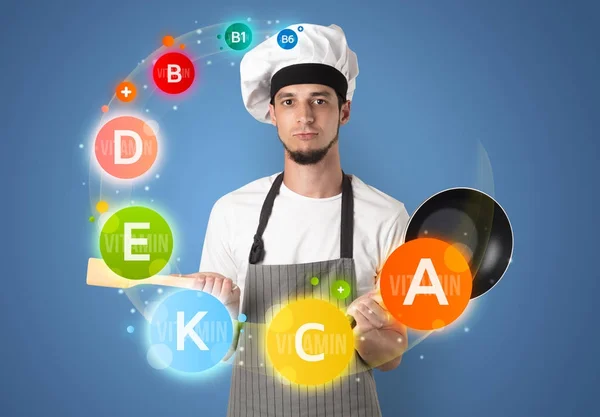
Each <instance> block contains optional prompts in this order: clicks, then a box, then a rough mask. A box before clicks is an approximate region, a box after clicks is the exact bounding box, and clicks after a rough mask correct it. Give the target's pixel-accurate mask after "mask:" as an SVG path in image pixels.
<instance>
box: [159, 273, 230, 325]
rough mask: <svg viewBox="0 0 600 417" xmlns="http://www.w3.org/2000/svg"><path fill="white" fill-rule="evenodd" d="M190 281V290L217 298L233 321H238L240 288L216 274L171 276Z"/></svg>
mask: <svg viewBox="0 0 600 417" xmlns="http://www.w3.org/2000/svg"><path fill="white" fill-rule="evenodd" d="M171 276H174V277H183V278H189V279H190V286H189V288H190V289H195V290H198V291H203V292H205V293H208V294H211V295H213V296H214V297H216V298H218V299H219V301H221V302H222V303H223V305H224V306H225V308H227V311H228V312H229V315H230V316H231V318H232V319H233V320H237V319H238V315H239V310H240V287H238V286H237V285H236V284H234V283H233V281H232V280H231V279H229V278H227V277H224V276H223V275H221V274H219V273H217V272H195V273H193V274H187V275H182V274H171Z"/></svg>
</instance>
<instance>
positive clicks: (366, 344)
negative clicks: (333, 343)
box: [356, 329, 408, 371]
mask: <svg viewBox="0 0 600 417" xmlns="http://www.w3.org/2000/svg"><path fill="white" fill-rule="evenodd" d="M407 346H408V340H407V338H406V337H405V336H404V335H403V334H402V333H400V332H398V331H396V330H394V329H385V330H372V331H370V332H367V333H366V334H364V335H361V334H357V335H356V351H357V352H358V354H359V355H360V357H361V358H362V359H363V360H364V361H365V362H366V363H367V364H368V365H369V366H371V367H373V368H377V369H379V370H381V371H390V370H392V369H395V368H396V367H397V366H398V365H399V364H400V361H401V360H402V354H403V353H404V352H405V351H406V348H407Z"/></svg>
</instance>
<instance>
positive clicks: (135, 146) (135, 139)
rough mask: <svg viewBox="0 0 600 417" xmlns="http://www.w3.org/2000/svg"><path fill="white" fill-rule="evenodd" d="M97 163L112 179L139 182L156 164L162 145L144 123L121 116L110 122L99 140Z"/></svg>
mask: <svg viewBox="0 0 600 417" xmlns="http://www.w3.org/2000/svg"><path fill="white" fill-rule="evenodd" d="M94 151H95V154H96V160H97V161H98V163H99V164H100V166H101V167H102V169H103V170H104V171H105V172H106V173H107V174H109V175H112V176H113V177H116V178H121V179H132V178H137V177H139V176H141V175H143V174H144V173H146V172H147V171H148V170H149V169H150V168H151V167H152V164H154V161H156V156H157V154H158V141H157V140H156V133H155V132H154V130H153V129H152V128H151V127H150V126H149V125H148V124H147V123H146V122H144V121H143V120H142V119H138V118H137V117H133V116H121V117H117V118H114V119H112V120H110V121H108V122H107V123H106V124H105V125H104V126H102V128H101V129H100V131H99V132H98V135H97V136H96V141H95V143H94Z"/></svg>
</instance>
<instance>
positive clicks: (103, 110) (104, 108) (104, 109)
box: [100, 104, 108, 113]
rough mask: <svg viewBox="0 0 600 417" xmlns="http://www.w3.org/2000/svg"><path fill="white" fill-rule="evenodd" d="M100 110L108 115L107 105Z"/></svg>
mask: <svg viewBox="0 0 600 417" xmlns="http://www.w3.org/2000/svg"><path fill="white" fill-rule="evenodd" d="M100 110H102V113H106V112H107V111H108V106H107V105H106V104H105V105H104V106H102V107H101V108H100Z"/></svg>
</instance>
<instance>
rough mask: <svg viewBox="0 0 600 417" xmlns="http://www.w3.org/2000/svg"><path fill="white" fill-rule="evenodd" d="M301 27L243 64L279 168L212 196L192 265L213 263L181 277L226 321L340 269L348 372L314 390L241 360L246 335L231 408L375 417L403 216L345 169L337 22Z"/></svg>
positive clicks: (393, 355) (398, 339)
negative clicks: (212, 300)
mask: <svg viewBox="0 0 600 417" xmlns="http://www.w3.org/2000/svg"><path fill="white" fill-rule="evenodd" d="M301 26H302V30H300V29H299V26H298V25H294V26H290V27H289V28H290V29H293V30H295V31H296V34H297V35H298V39H297V45H295V46H294V47H293V48H291V49H284V48H282V47H281V46H279V44H278V42H277V39H276V37H272V38H269V39H268V40H266V41H264V42H263V43H261V44H260V45H258V46H256V47H255V48H254V49H253V50H251V51H249V52H248V53H247V54H246V55H245V56H244V58H243V60H242V62H241V66H240V72H241V82H242V95H243V99H244V104H245V106H246V108H247V109H248V111H249V112H250V113H251V114H252V116H254V117H255V118H256V119H257V120H259V121H261V122H265V123H271V124H273V125H274V126H275V127H276V128H277V133H278V136H279V139H280V141H281V143H282V144H283V147H284V169H283V172H281V173H277V174H273V175H271V176H269V177H265V178H261V179H258V180H256V181H253V182H251V183H249V184H247V185H245V186H243V187H241V188H239V189H237V190H235V191H233V192H230V193H228V194H227V195H225V196H223V197H222V198H220V199H219V200H218V201H217V202H216V203H215V204H214V207H213V209H212V211H211V214H210V219H209V222H208V227H207V231H206V237H205V241H204V247H203V251H202V260H201V263H200V271H214V272H200V273H196V274H191V275H188V277H190V278H195V279H196V282H195V288H197V289H200V290H202V291H205V292H208V293H211V294H213V295H215V296H216V297H218V298H219V299H220V300H221V301H222V302H223V303H224V304H225V305H226V307H227V308H228V310H229V312H230V314H231V316H232V318H234V319H237V317H238V314H239V313H240V312H243V313H244V314H246V316H247V317H248V318H247V320H248V322H252V323H263V324H264V323H265V320H266V313H267V310H269V309H271V308H272V307H273V306H274V305H276V304H279V303H281V302H284V301H285V300H286V299H289V297H297V296H306V294H307V292H308V293H309V292H310V291H312V289H311V287H312V285H311V284H310V283H309V282H308V280H309V279H310V277H311V276H313V275H314V274H315V273H317V274H319V275H320V278H321V281H322V282H321V284H320V285H328V284H329V283H330V281H329V280H331V279H335V278H336V277H338V278H339V276H340V271H343V275H344V276H345V277H346V279H347V280H348V283H349V284H350V286H351V288H352V296H351V297H349V298H348V300H346V301H345V303H346V304H344V306H345V307H347V313H348V314H349V315H351V316H352V317H353V318H354V320H355V323H356V326H355V327H354V335H355V338H356V344H355V345H356V355H357V356H356V358H357V360H356V364H357V368H356V369H357V370H356V373H355V374H353V375H349V376H346V377H342V378H340V380H338V381H335V382H334V383H333V384H331V385H332V388H331V389H328V390H325V389H323V390H322V391H323V392H322V393H320V394H319V396H318V398H317V396H314V395H310V394H308V393H307V392H305V391H304V390H302V389H301V388H299V387H298V386H294V385H292V386H285V387H284V386H283V384H282V382H281V380H280V379H278V378H276V377H274V376H272V375H271V376H269V375H265V374H261V373H260V372H253V371H252V370H251V369H249V367H247V366H243V364H244V362H246V363H247V364H249V363H251V362H254V363H258V362H260V360H258V358H259V356H258V355H261V353H260V352H258V351H257V349H254V351H252V349H251V348H250V346H251V344H248V345H247V346H248V347H247V348H246V349H245V350H238V351H237V357H236V360H235V362H234V365H235V366H234V371H233V377H232V384H231V393H230V402H229V409H228V416H229V417H237V416H257V417H258V416H292V415H300V416H305V415H313V416H321V415H326V414H327V415H330V416H344V417H347V416H359V415H360V416H380V415H381V411H380V408H379V402H378V399H377V394H376V390H375V382H374V378H373V374H372V370H371V368H373V367H376V368H378V369H380V370H383V371H387V370H391V369H394V368H396V367H397V366H398V364H399V363H400V359H401V355H402V353H403V351H404V350H405V349H406V346H407V337H406V328H405V327H404V326H402V325H401V324H400V323H398V322H396V321H395V320H394V319H393V318H392V317H391V315H390V314H389V313H388V312H387V311H386V309H385V307H384V305H383V303H382V301H381V298H380V296H379V295H378V291H377V284H378V281H377V280H378V275H379V273H380V271H381V268H382V267H383V264H384V262H385V260H386V258H387V257H388V255H389V254H390V253H391V252H392V251H393V250H394V249H395V248H396V247H398V246H399V245H400V244H401V237H402V233H403V232H404V228H405V227H406V225H407V222H408V218H409V216H408V213H407V211H406V209H405V207H404V205H403V204H402V203H401V202H399V201H397V200H395V199H393V198H391V197H390V196H388V195H386V194H384V193H382V192H381V191H379V190H377V189H375V188H373V187H370V186H368V185H367V184H365V183H364V182H362V181H361V180H360V179H359V178H358V177H356V176H350V175H347V174H345V173H344V172H343V171H342V168H341V163H340V153H339V128H340V126H341V125H345V124H346V123H348V121H349V119H350V109H351V99H352V96H353V93H354V90H355V87H356V76H357V75H358V63H357V58H356V55H355V54H354V52H353V51H351V50H350V49H349V48H348V46H347V43H346V38H345V35H344V32H343V31H342V29H341V28H339V27H338V26H335V25H331V26H329V27H324V26H318V25H309V24H304V25H301ZM367 139H368V140H373V139H374V138H365V140H367ZM315 271H316V272H315ZM273 294H276V295H273ZM282 294H283V295H282ZM309 296H310V294H309ZM246 333H247V332H246ZM246 333H242V335H241V337H240V339H244V338H245V336H244V335H245V334H246ZM249 337H251V335H249ZM242 342H246V343H248V342H250V340H240V344H241V343H242ZM251 351H252V352H251ZM262 355H263V356H260V357H261V358H263V357H264V354H262ZM261 360H262V359H261ZM260 365H261V367H262V365H263V364H262V363H261V364H260ZM361 366H362V367H361Z"/></svg>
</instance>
